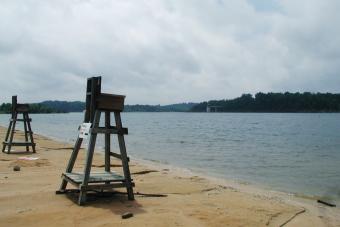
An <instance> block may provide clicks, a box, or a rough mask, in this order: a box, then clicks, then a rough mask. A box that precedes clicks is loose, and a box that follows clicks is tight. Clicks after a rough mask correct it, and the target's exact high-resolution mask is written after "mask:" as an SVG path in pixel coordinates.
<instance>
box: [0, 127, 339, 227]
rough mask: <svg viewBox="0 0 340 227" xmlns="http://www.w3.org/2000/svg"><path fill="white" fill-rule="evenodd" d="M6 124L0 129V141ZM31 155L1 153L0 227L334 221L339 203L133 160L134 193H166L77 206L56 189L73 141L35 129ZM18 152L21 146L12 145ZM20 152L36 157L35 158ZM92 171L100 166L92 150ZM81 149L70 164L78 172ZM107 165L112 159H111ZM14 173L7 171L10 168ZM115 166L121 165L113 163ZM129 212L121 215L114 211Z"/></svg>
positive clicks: (332, 223)
mask: <svg viewBox="0 0 340 227" xmlns="http://www.w3.org/2000/svg"><path fill="white" fill-rule="evenodd" d="M4 133H5V128H3V127H0V138H1V140H3V138H4ZM35 138H36V142H37V145H38V146H37V148H38V152H37V154H34V155H31V154H10V155H8V154H4V153H1V154H0V184H1V191H0V201H1V204H2V205H1V207H0V226H37V225H40V226H61V225H63V226H112V225H115V226H117V225H118V226H123V225H124V226H176V225H177V226H236V225H237V226H280V225H282V224H284V223H287V224H286V225H285V226H339V223H340V217H339V214H340V212H339V208H329V207H327V206H323V205H319V204H316V203H315V201H310V200H306V199H303V198H298V197H295V196H290V195H287V194H284V193H278V192H270V191H264V190H260V189H256V188H253V187H250V186H247V185H240V184H233V183H231V182H226V181H222V180H221V181H219V180H218V179H216V180H212V179H208V178H205V177H202V176H198V175H195V174H192V173H184V172H183V171H181V170H176V169H172V168H164V167H162V166H161V165H152V164H151V165H150V163H142V162H136V161H132V162H131V163H130V166H131V172H132V176H133V179H134V181H135V183H136V188H135V189H134V190H135V193H136V192H140V193H147V194H162V195H166V196H167V197H143V196H138V195H137V196H136V200H135V201H128V200H127V199H126V196H124V195H117V196H115V197H112V198H99V199H98V200H96V201H92V202H89V203H88V205H87V206H85V207H79V206H78V205H77V204H75V203H74V202H72V201H71V200H70V199H69V198H67V197H66V196H64V195H55V193H54V192H55V190H56V189H58V187H59V184H60V182H61V180H60V174H61V173H62V172H63V171H64V169H65V167H66V163H67V161H68V159H69V156H70V151H71V148H72V146H73V145H72V144H66V143H61V142H56V141H53V140H51V139H49V138H46V137H44V136H40V135H35ZM15 149H16V150H17V151H19V150H20V149H18V148H15ZM20 156H34V157H39V159H38V160H35V161H24V160H18V159H17V158H18V157H20ZM94 160H95V161H94V163H93V167H92V168H93V170H94V171H96V170H97V171H98V170H99V169H102V168H100V166H101V165H102V164H103V161H104V159H103V156H102V155H101V154H100V153H96V154H95V159H94ZM83 162H84V151H83V150H81V152H80V160H79V163H77V170H78V171H80V170H82V167H83V165H82V164H83ZM113 164H114V165H119V163H118V162H114V163H113ZM14 165H20V166H21V171H20V172H14V171H13V170H12V169H13V166H14ZM115 169H117V171H118V170H119V169H120V168H115ZM127 211H129V212H132V213H133V214H134V217H132V218H130V219H126V220H123V219H121V217H120V215H121V214H122V213H124V212H127Z"/></svg>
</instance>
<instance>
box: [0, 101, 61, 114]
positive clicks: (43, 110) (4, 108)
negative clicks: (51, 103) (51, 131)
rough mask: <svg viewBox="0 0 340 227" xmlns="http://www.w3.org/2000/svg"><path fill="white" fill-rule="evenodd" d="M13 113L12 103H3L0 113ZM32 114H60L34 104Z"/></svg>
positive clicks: (44, 106) (31, 106)
mask: <svg viewBox="0 0 340 227" xmlns="http://www.w3.org/2000/svg"><path fill="white" fill-rule="evenodd" d="M11 111H12V104H11V103H3V104H1V105H0V113H7V114H9V113H11ZM30 113H59V111H58V110H55V109H53V108H50V107H48V106H46V105H43V104H40V103H33V104H30Z"/></svg>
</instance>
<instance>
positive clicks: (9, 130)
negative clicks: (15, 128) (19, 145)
mask: <svg viewBox="0 0 340 227" xmlns="http://www.w3.org/2000/svg"><path fill="white" fill-rule="evenodd" d="M12 125H13V120H12V119H11V120H10V122H9V126H8V128H7V132H6V137H5V141H4V143H3V145H2V152H5V150H6V142H8V141H7V140H8V137H9V133H10V132H11V129H12Z"/></svg>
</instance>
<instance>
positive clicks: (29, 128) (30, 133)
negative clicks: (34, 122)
mask: <svg viewBox="0 0 340 227" xmlns="http://www.w3.org/2000/svg"><path fill="white" fill-rule="evenodd" d="M25 115H26V117H27V119H29V116H28V113H25ZM27 127H28V131H29V137H30V140H31V143H32V149H33V153H35V143H34V139H33V132H32V128H31V123H30V121H29V120H28V121H27Z"/></svg>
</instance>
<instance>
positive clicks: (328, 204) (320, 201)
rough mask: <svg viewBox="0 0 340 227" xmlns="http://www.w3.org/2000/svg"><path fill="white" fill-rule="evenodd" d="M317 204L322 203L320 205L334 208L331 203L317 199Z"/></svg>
mask: <svg viewBox="0 0 340 227" xmlns="http://www.w3.org/2000/svg"><path fill="white" fill-rule="evenodd" d="M318 203H322V204H324V205H327V206H330V207H336V205H335V204H332V203H329V202H326V201H323V200H320V199H318Z"/></svg>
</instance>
